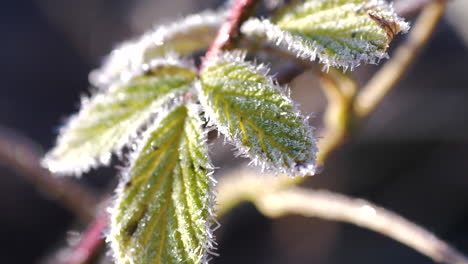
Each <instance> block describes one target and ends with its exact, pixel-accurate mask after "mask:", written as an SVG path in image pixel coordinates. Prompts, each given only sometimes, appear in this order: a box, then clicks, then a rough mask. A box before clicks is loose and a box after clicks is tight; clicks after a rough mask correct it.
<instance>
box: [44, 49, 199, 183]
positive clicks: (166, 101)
mask: <svg viewBox="0 0 468 264" xmlns="http://www.w3.org/2000/svg"><path fill="white" fill-rule="evenodd" d="M158 66H179V67H181V68H182V67H183V68H187V69H191V70H193V71H194V72H196V69H195V66H194V65H193V63H192V62H191V61H188V60H181V59H179V58H178V57H172V56H168V57H165V58H157V59H154V60H152V61H151V62H150V63H149V64H145V65H142V66H141V67H140V68H139V69H138V71H137V72H134V73H133V77H137V76H141V75H142V74H144V72H146V71H147V70H148V69H153V68H156V67H158ZM133 77H132V78H133ZM130 79H131V78H130ZM130 79H129V80H130ZM129 80H127V81H126V83H128V81H129ZM126 83H116V84H113V85H112V86H111V87H109V91H100V90H98V91H96V92H95V94H93V95H91V96H90V97H88V96H82V97H81V103H80V107H79V109H80V110H81V109H83V108H85V107H86V106H87V104H89V103H90V101H91V100H92V98H94V97H97V96H104V93H108V92H111V91H112V90H113V89H117V87H119V86H122V85H125V84H126ZM193 89H194V88H193V84H192V85H188V86H187V87H186V88H185V89H183V90H179V91H175V92H173V93H170V94H167V95H164V96H163V97H161V98H160V99H158V100H155V101H154V102H152V103H151V105H150V106H148V108H151V109H153V110H152V112H151V113H150V114H149V115H148V120H147V121H145V122H143V123H142V124H141V126H140V127H138V128H136V129H135V132H134V134H132V135H130V136H129V137H124V138H121V139H120V140H119V142H118V143H117V144H116V146H115V147H114V148H113V149H112V150H111V151H110V152H109V153H106V154H103V155H101V156H98V157H95V158H89V159H87V160H86V161H84V162H82V163H80V164H76V165H75V166H68V165H63V164H62V162H57V161H55V159H54V158H53V157H51V156H50V155H51V152H48V153H47V154H46V155H45V156H44V158H43V159H42V160H41V166H43V167H44V168H47V169H48V170H50V171H51V172H52V173H54V174H57V175H62V176H64V175H75V176H81V175H82V174H83V173H86V172H88V171H90V170H91V169H95V168H98V167H99V166H107V165H109V164H110V161H111V158H112V154H115V155H116V156H117V157H118V158H119V159H121V157H122V151H123V148H124V147H126V146H132V143H131V142H132V141H133V140H134V138H137V137H139V134H141V133H143V132H144V131H145V130H146V127H147V126H148V124H150V123H152V122H153V121H154V120H157V117H158V116H159V115H160V113H161V112H165V111H167V110H168V109H171V108H173V107H176V106H177V105H181V104H182V103H183V100H184V99H183V96H184V94H185V93H186V92H187V91H190V90H193ZM79 114H80V111H78V112H77V113H75V114H73V115H72V116H70V117H69V118H68V119H66V120H65V121H64V122H63V123H64V125H63V126H62V127H60V129H59V131H58V134H59V136H58V137H57V140H56V143H55V145H56V146H58V145H61V144H63V143H62V141H63V140H64V139H63V138H64V131H67V130H70V129H73V127H74V126H78V125H79V124H78V123H79V119H78V116H79ZM78 165H79V167H77V166H78Z"/></svg>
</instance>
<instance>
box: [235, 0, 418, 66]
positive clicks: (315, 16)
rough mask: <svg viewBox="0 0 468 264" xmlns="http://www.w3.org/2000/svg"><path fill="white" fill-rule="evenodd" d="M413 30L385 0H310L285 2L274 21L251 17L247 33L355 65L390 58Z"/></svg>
mask: <svg viewBox="0 0 468 264" xmlns="http://www.w3.org/2000/svg"><path fill="white" fill-rule="evenodd" d="M408 29H409V25H408V24H407V23H406V22H404V21H403V19H401V18H400V17H398V16H397V15H396V13H395V12H394V10H393V7H392V6H391V5H389V4H388V3H386V2H385V1H384V0H327V1H326V0H309V1H297V2H295V3H293V4H291V5H289V6H286V7H285V8H284V9H283V10H281V11H280V12H279V14H278V15H277V16H275V17H273V18H272V19H271V20H267V19H265V20H259V19H251V20H249V21H247V22H246V23H244V25H243V27H242V32H243V33H245V34H247V35H250V36H258V37H264V38H266V39H267V40H268V41H270V42H271V43H272V44H274V45H278V46H280V47H281V48H284V49H285V50H288V51H290V52H292V53H294V54H296V55H297V56H298V57H301V58H306V59H310V60H315V59H316V58H318V59H319V61H320V62H321V63H323V64H325V65H326V66H327V67H328V66H340V67H343V68H345V69H347V68H348V67H349V68H351V69H352V68H354V67H356V66H358V65H359V64H360V63H361V62H365V63H376V62H377V61H378V60H380V59H382V58H385V57H387V53H386V50H387V48H388V45H389V43H390V42H391V41H392V40H393V38H394V37H395V35H396V34H398V33H399V32H401V31H403V32H406V31H407V30H408Z"/></svg>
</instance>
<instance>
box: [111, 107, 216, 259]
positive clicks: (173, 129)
mask: <svg viewBox="0 0 468 264" xmlns="http://www.w3.org/2000/svg"><path fill="white" fill-rule="evenodd" d="M201 125H202V123H201V121H200V119H199V116H198V108H197V107H195V106H193V105H191V106H189V107H188V108H187V107H185V106H179V107H177V108H176V109H174V110H173V111H170V112H169V113H168V114H167V115H165V116H164V117H163V118H161V119H160V120H159V121H158V122H156V123H155V125H154V126H152V127H150V128H149V129H148V131H147V133H146V135H144V137H143V139H142V140H141V141H140V142H139V144H138V147H137V149H136V151H135V152H134V153H133V154H132V158H131V159H132V160H131V162H130V168H128V170H127V171H126V172H124V173H123V174H124V175H123V176H124V178H123V179H122V181H123V182H122V183H121V185H120V188H119V190H118V195H117V196H118V198H117V201H116V202H115V205H114V206H113V209H112V210H111V211H112V212H111V230H110V235H109V237H108V240H109V241H110V242H111V246H112V249H113V251H114V255H115V259H116V261H117V263H118V264H133V263H138V264H139V263H165V264H172V263H174V264H176V263H202V262H205V260H206V254H207V250H209V249H210V247H211V245H210V243H211V233H210V218H211V217H212V213H211V206H212V204H211V202H212V198H211V193H210V185H211V184H210V174H211V166H210V163H209V161H208V158H207V151H206V142H205V141H206V138H205V134H204V133H203V132H202V130H201Z"/></svg>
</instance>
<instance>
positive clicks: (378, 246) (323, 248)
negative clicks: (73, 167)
mask: <svg viewBox="0 0 468 264" xmlns="http://www.w3.org/2000/svg"><path fill="white" fill-rule="evenodd" d="M411 2H412V1H411V0H401V1H397V2H396V6H397V7H398V6H403V5H407V4H411ZM220 4H222V1H214V0H210V1H207V0H204V1H202V0H198V1H188V0H170V1H169V0H133V1H128V0H80V1H72V0H60V1H59V0H40V1H39V0H37V1H32V0H30V1H5V2H4V3H3V5H2V8H0V36H1V41H0V80H1V81H0V127H1V130H2V133H6V134H10V135H15V136H16V135H21V136H25V137H27V138H30V139H31V140H33V141H34V142H36V143H37V150H38V151H45V150H47V149H49V148H50V147H51V146H52V145H53V143H54V141H55V137H56V135H57V129H58V128H59V127H60V126H61V124H63V122H64V121H65V119H66V117H67V116H69V115H70V114H72V113H74V112H76V111H77V109H78V106H79V98H80V95H82V94H88V73H89V71H90V70H92V69H93V68H95V67H97V66H98V65H100V63H101V62H102V60H103V58H104V56H105V55H106V54H107V53H108V52H109V51H110V50H111V49H112V48H113V47H115V46H116V45H117V44H118V43H119V42H121V41H123V40H126V39H128V38H130V37H133V36H137V35H138V34H140V33H142V32H143V31H144V30H146V29H148V28H150V27H151V26H152V25H153V24H155V23H161V22H166V21H171V20H173V19H175V18H178V17H183V16H184V15H186V14H190V13H194V12H197V11H200V10H203V9H206V8H209V7H211V8H214V7H217V6H219V5H220ZM467 18H468V2H466V1H465V0H455V1H450V2H449V9H448V11H447V14H446V17H445V18H444V20H443V22H442V23H441V24H440V25H439V26H438V28H437V30H436V32H435V34H434V36H433V39H432V40H431V41H430V42H429V44H428V46H427V47H426V48H425V50H424V51H423V52H422V54H421V56H420V57H419V59H418V60H417V62H416V63H415V64H414V65H413V67H412V68H411V70H410V71H408V72H407V73H406V75H405V77H404V79H403V80H402V81H401V82H400V83H399V84H398V86H397V87H396V88H395V89H394V90H393V91H392V92H391V93H390V94H389V95H388V96H387V97H386V98H385V100H384V101H383V103H382V104H381V105H380V107H379V108H378V109H377V111H376V112H374V113H373V114H372V116H371V118H370V120H369V122H367V123H366V124H365V125H364V126H363V127H362V128H361V129H360V130H359V131H358V133H357V134H356V136H355V137H354V138H352V139H351V140H350V141H349V142H348V143H347V144H346V145H344V146H343V147H342V148H340V149H339V150H338V151H337V152H336V153H334V154H333V155H332V156H331V157H330V159H329V160H328V162H327V163H326V166H325V168H324V170H323V172H322V173H320V174H318V175H316V176H314V177H311V178H310V179H308V180H307V183H306V184H307V185H308V186H309V187H311V188H316V189H328V190H332V191H337V192H340V193H344V194H348V195H352V196H354V197H361V198H365V199H368V200H371V201H373V202H375V203H377V204H379V205H381V206H383V207H386V208H388V209H391V210H394V211H395V212H397V213H399V214H401V215H403V216H405V217H406V218H408V219H410V220H412V221H414V222H416V223H418V224H421V225H422V226H424V227H426V228H427V229H429V230H431V231H433V232H434V233H435V234H437V235H438V236H440V237H442V238H443V239H444V240H447V241H449V242H450V243H451V244H452V245H454V246H455V247H456V248H458V249H459V250H460V251H462V252H464V253H467V254H468V225H467V223H468V190H467V187H468V92H467V91H468V19H467ZM401 39H402V38H401V37H399V40H401ZM397 43H398V40H397V42H396V43H395V45H397ZM390 54H391V51H390ZM376 69H377V67H376V66H365V67H361V68H360V69H358V70H357V71H356V72H355V73H354V74H355V76H356V78H357V79H358V80H359V81H360V82H365V80H367V79H368V78H369V76H370V75H371V74H372V73H373V72H374V71H375V70H376ZM290 86H291V88H292V91H293V92H292V95H293V97H295V98H296V99H297V100H298V101H299V102H300V104H301V106H302V109H303V110H304V111H305V112H306V113H311V112H314V113H315V116H317V118H315V119H313V120H312V122H313V123H314V124H315V125H316V126H317V127H318V128H320V127H321V118H320V115H321V114H322V113H323V111H324V105H325V101H324V97H323V95H322V93H321V91H320V89H319V86H318V82H317V81H316V79H315V77H314V76H313V75H311V74H310V73H309V74H304V75H302V76H300V77H299V78H297V79H296V80H295V81H294V82H293V83H292V84H291V85H290ZM221 141H222V140H221ZM231 149H232V147H231V146H228V145H222V144H217V145H215V147H214V148H213V157H216V158H215V160H214V162H215V165H217V166H219V167H221V168H223V169H220V170H218V171H217V176H218V177H222V175H223V174H224V173H226V171H229V172H232V171H234V172H235V171H236V170H240V168H238V167H237V166H236V164H238V163H239V164H241V163H243V160H237V161H236V162H235V163H232V162H231V159H232V154H231ZM115 174H116V170H115V169H112V168H111V169H101V170H98V171H94V172H92V173H89V174H88V175H85V176H84V177H82V179H81V181H83V182H84V183H86V184H88V185H89V186H90V187H91V188H92V189H93V190H95V191H96V192H110V191H111V190H112V188H113V186H115V177H114V175H115ZM77 199H79V198H77ZM90 206H92V205H90ZM0 212H1V215H0V259H1V260H2V263H19V264H23V263H24V264H28V263H52V262H50V261H49V260H48V259H50V256H51V255H53V254H54V252H56V250H57V249H58V248H61V247H63V246H64V245H65V244H66V243H68V241H69V240H73V236H76V235H74V234H75V231H76V232H80V231H82V230H83V226H82V225H80V224H79V223H78V222H77V221H76V218H75V217H74V216H73V215H71V214H70V212H68V211H67V210H65V209H63V208H62V207H61V206H59V205H58V204H57V203H56V202H54V201H52V200H51V199H50V197H48V196H47V195H46V194H44V193H41V192H39V191H37V189H36V188H35V187H34V186H33V185H31V184H30V183H29V182H28V181H26V180H25V179H24V178H23V177H22V175H20V174H19V173H17V172H15V171H14V170H13V169H11V166H9V164H6V163H5V162H2V161H1V160H0ZM221 224H222V227H221V228H220V229H219V230H218V234H217V236H218V242H219V250H218V253H219V254H220V256H219V257H216V258H214V260H213V262H212V263H216V264H218V263H219V264H221V263H269V264H272V263H278V264H280V263H294V264H296V263H297V264H305V263H336V264H338V263H348V264H349V263H360V264H363V263H369V264H370V263H416V264H423V263H432V261H431V260H430V259H428V258H426V257H424V256H421V255H420V254H419V253H417V252H415V251H414V250H412V249H410V248H408V247H405V246H403V245H401V244H399V243H397V242H395V241H393V240H390V239H388V238H386V237H383V236H381V235H379V234H376V233H373V232H370V231H367V230H364V229H360V228H357V227H354V226H351V225H348V224H342V223H335V222H327V221H322V220H318V219H308V218H303V217H299V216H288V217H283V218H280V219H275V220H271V219H268V218H265V217H264V216H262V215H261V214H260V213H258V212H257V211H256V209H255V208H254V207H253V206H252V205H249V204H245V205H242V206H240V207H238V208H236V209H235V210H233V211H232V212H230V213H229V214H228V215H226V216H225V217H224V218H223V219H222V221H221Z"/></svg>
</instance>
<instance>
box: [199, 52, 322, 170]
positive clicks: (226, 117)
mask: <svg viewBox="0 0 468 264" xmlns="http://www.w3.org/2000/svg"><path fill="white" fill-rule="evenodd" d="M205 65H206V66H205V67H204V69H203V70H202V72H201V74H200V83H199V84H197V88H198V90H199V98H200V102H201V104H202V106H203V107H204V110H205V112H206V115H207V117H208V118H209V119H210V121H211V122H212V123H213V124H214V125H216V127H217V129H218V130H219V131H221V132H222V133H223V134H224V135H226V137H227V138H228V139H229V140H231V141H232V142H234V144H235V145H236V146H237V148H238V149H239V151H240V153H241V154H243V155H245V156H248V157H250V158H251V159H252V161H253V163H254V164H258V165H260V166H262V168H263V169H272V170H274V171H276V172H284V173H287V174H289V175H292V176H295V175H308V174H314V172H315V153H316V151H317V149H316V146H315V139H314V137H313V135H312V128H311V127H310V126H309V125H308V123H307V121H306V120H305V118H304V117H303V116H301V115H300V113H299V112H298V110H297V109H296V107H295V105H294V103H293V102H292V100H291V99H290V98H289V97H288V96H286V95H285V93H284V92H283V91H282V89H281V87H279V86H278V85H276V84H275V83H274V82H273V80H272V79H271V77H269V76H267V71H268V70H267V69H266V68H265V67H264V66H262V65H260V66H255V65H253V64H252V63H249V62H246V61H244V55H242V54H239V53H238V52H233V53H224V54H222V55H220V56H219V57H216V58H213V59H211V60H209V61H207V62H206V64H205Z"/></svg>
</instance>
